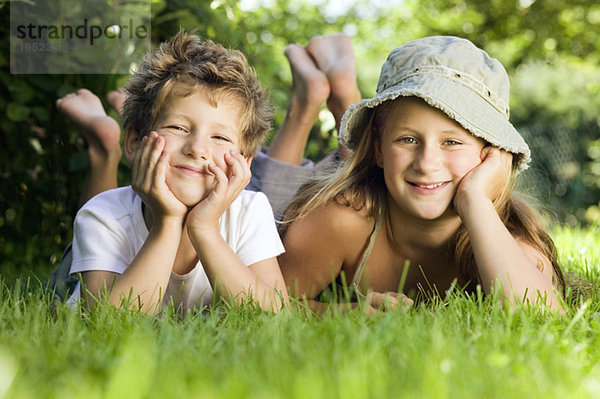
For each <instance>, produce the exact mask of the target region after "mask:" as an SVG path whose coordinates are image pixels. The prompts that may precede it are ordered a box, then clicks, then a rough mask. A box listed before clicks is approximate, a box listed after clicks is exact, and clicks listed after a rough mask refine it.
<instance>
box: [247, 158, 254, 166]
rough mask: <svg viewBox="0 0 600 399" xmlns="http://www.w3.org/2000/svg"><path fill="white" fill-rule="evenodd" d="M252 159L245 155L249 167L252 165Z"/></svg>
mask: <svg viewBox="0 0 600 399" xmlns="http://www.w3.org/2000/svg"><path fill="white" fill-rule="evenodd" d="M253 159H254V158H253V157H246V162H247V163H248V167H250V165H252V160H253Z"/></svg>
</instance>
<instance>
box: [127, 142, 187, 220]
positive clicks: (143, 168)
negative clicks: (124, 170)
mask: <svg viewBox="0 0 600 399" xmlns="http://www.w3.org/2000/svg"><path fill="white" fill-rule="evenodd" d="M164 148H165V139H164V138H163V137H161V136H159V135H158V133H156V132H151V133H150V134H149V135H148V136H144V138H142V141H141V143H140V145H139V147H138V149H137V150H136V152H135V156H134V159H133V165H132V166H133V169H132V183H131V186H132V187H133V189H134V191H135V192H136V193H138V195H139V196H140V197H141V198H142V200H143V201H144V204H145V205H146V206H147V207H148V208H149V210H150V212H151V214H152V218H153V219H154V220H157V219H158V218H165V217H171V216H173V217H180V218H183V217H185V214H186V213H187V207H186V206H185V205H184V204H183V203H182V202H181V201H179V200H178V199H177V198H176V197H175V195H174V194H173V193H172V192H171V190H169V187H168V186H167V183H166V179H165V174H166V169H167V165H168V155H167V153H165V152H163V150H164Z"/></svg>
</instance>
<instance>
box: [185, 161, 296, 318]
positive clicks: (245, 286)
mask: <svg viewBox="0 0 600 399" xmlns="http://www.w3.org/2000/svg"><path fill="white" fill-rule="evenodd" d="M249 161H250V160H249V159H244V157H243V156H242V155H240V154H238V153H236V152H233V151H232V152H230V153H227V154H226V155H225V163H226V165H227V168H228V170H227V172H226V171H223V170H222V169H221V168H219V167H218V166H216V165H210V166H209V169H210V171H211V173H213V174H214V176H215V180H216V184H215V187H214V189H213V190H212V191H211V192H210V194H209V195H208V197H207V198H206V199H204V200H202V201H201V202H200V203H199V204H197V205H196V206H194V207H193V208H192V209H191V210H190V212H189V214H188V217H187V220H186V226H187V231H188V234H189V236H190V240H191V242H192V245H193V246H194V248H195V250H196V253H197V254H198V258H199V259H200V262H201V263H202V266H203V268H204V270H205V271H206V274H207V276H208V279H209V280H210V282H211V285H212V286H213V288H214V291H215V292H216V293H221V294H225V295H227V296H229V297H232V298H234V300H235V301H236V302H237V303H241V302H243V301H244V300H245V299H247V298H252V299H253V300H255V301H256V302H257V303H258V304H259V305H260V306H261V308H263V309H265V310H272V311H278V310H280V309H281V307H282V306H283V305H284V304H286V303H287V302H288V296H287V290H286V288H285V284H284V282H283V277H282V276H281V271H280V270H279V264H278V263H277V259H276V258H275V257H272V258H267V259H263V260H261V261H258V262H255V263H254V264H252V265H250V266H246V265H245V264H244V263H243V262H242V261H241V260H240V258H239V257H238V256H237V255H236V253H235V252H234V251H233V250H232V249H231V248H230V247H229V245H228V244H227V242H226V241H225V239H224V238H223V237H222V236H221V234H220V231H219V218H220V217H221V215H223V213H224V212H225V210H227V208H229V207H230V206H231V204H232V203H233V201H234V200H235V199H236V198H237V197H238V196H239V194H240V193H241V191H242V190H243V189H244V187H245V186H246V185H247V184H248V181H249V180H250V167H249ZM269 216H270V217H272V214H271V212H269Z"/></svg>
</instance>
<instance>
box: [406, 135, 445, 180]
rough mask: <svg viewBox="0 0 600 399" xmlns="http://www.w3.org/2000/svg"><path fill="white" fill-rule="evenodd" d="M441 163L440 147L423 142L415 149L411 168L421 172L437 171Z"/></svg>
mask: <svg viewBox="0 0 600 399" xmlns="http://www.w3.org/2000/svg"><path fill="white" fill-rule="evenodd" d="M441 163H442V154H441V149H440V148H439V147H438V146H436V145H433V144H427V143H425V144H423V145H421V146H419V148H418V149H417V151H416V154H415V159H414V162H413V169H414V170H416V171H417V172H420V173H422V174H427V173H430V172H434V171H437V170H438V169H439V168H440V165H441Z"/></svg>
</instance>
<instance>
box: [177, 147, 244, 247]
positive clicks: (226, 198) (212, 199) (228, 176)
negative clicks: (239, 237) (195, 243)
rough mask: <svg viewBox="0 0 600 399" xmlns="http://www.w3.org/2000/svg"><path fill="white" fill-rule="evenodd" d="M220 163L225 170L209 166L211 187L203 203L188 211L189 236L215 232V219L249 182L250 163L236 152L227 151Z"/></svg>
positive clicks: (217, 219)
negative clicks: (194, 233)
mask: <svg viewBox="0 0 600 399" xmlns="http://www.w3.org/2000/svg"><path fill="white" fill-rule="evenodd" d="M224 160H225V165H226V167H227V170H223V169H222V168H220V167H219V166H218V165H215V164H214V163H211V164H210V165H209V170H210V172H211V173H213V174H214V176H215V186H214V188H213V189H212V191H211V192H210V194H209V195H208V196H207V197H206V198H205V199H204V200H202V201H200V202H199V203H198V204H197V205H196V206H194V207H193V208H192V209H191V210H190V212H189V214H188V216H187V219H186V224H187V226H188V231H189V232H190V235H191V234H192V232H196V233H201V232H206V231H212V232H215V231H217V232H218V224H219V218H220V217H221V215H222V214H223V212H225V210H227V208H229V206H230V205H231V204H232V203H233V201H234V200H235V199H236V198H237V197H238V195H239V194H240V193H241V192H242V190H243V189H244V188H245V187H246V186H247V185H248V183H249V182H250V176H251V172H250V159H246V158H244V157H243V156H242V155H241V154H239V153H237V152H236V151H229V152H227V153H226V154H225V155H224ZM190 230H192V231H190Z"/></svg>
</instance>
